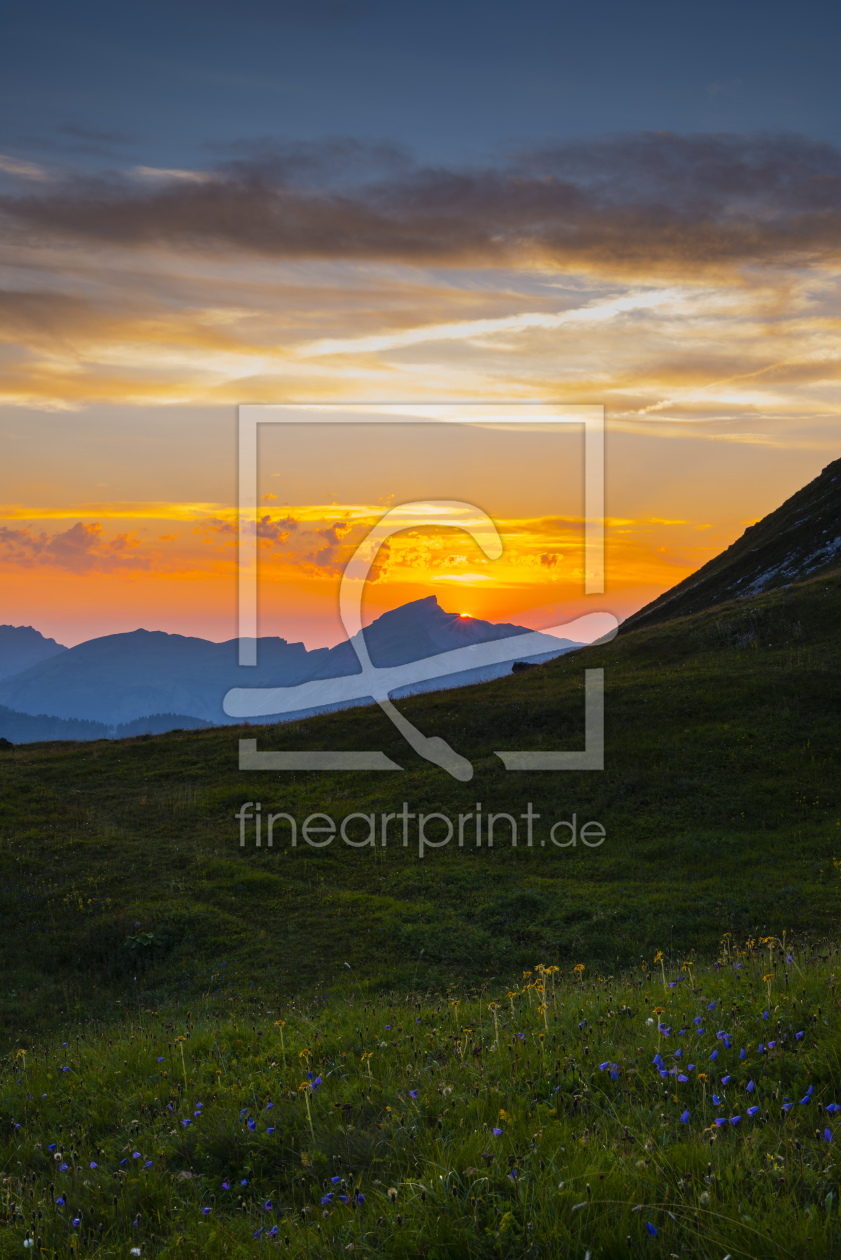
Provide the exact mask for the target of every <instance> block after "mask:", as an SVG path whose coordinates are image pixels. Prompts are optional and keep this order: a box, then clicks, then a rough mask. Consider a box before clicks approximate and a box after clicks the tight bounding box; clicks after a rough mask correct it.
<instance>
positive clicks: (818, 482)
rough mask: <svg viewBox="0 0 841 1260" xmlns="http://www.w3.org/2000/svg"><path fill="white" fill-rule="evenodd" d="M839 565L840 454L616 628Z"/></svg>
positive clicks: (636, 626)
mask: <svg viewBox="0 0 841 1260" xmlns="http://www.w3.org/2000/svg"><path fill="white" fill-rule="evenodd" d="M839 567H841V459H836V460H833V462H832V463H830V464H827V466H826V467H825V468H824V469H823V470H822V471H821V472H820V473H819V474H818V476H817V477H814V478H813V479H812V481H810V482H808V483H807V484H806V485H805V486H802V487H801V488H800V489H799V490H797V491H796V492H795V493H794V494H793V495H791V496H790V497H789V498H788V499H786V500H785V502H783V503H782V504H781V505H780V506H779V507H778V508H775V509H774V511H772V512H769V513H768V515H767V516H764V517H763V518H762V520H761V521H757V522H755V523H754V524H753V525H749V526H748V527H747V529H746V530H745V532H744V533H743V534H742V535H741V537H740V538H737V539H736V541H735V542H734V543H731V545H730V546H729V547H728V548H727V549H726V550H725V551H722V552H720V553H719V555H717V556H714V557H713V558H712V560H708V561H707V563H706V564H705V565H703V566H702V567H701V568H700V569H698V570H696V572H695V573H691V574H690V575H689V577H687V578H684V579H683V581H682V582H678V584H677V585H676V586H673V587H672V588H671V589H670V590H668V591H665V592H664V593H663V594H662V595H659V596H658V597H657V598H656V599H654V600H652V601H651V602H650V603H649V604H646V605H645V606H644V607H643V608H640V609H639V610H638V611H637V612H635V613H632V614H631V616H630V617H626V619H625V620H624V621H623V622H622V626H621V632H624V631H628V630H636V629H641V628H643V627H646V626H653V625H656V624H658V623H660V622H663V621H671V620H673V619H674V618H676V617H686V616H690V615H691V614H693V613H696V612H701V611H702V610H703V609H705V608H709V607H711V606H712V605H714V604H719V603H725V602H726V601H728V600H732V599H741V598H745V597H747V596H750V595H758V594H760V593H762V592H763V591H770V590H774V589H776V588H778V587H781V586H788V585H790V584H791V583H792V582H797V581H801V580H803V579H806V578H810V577H816V576H819V575H820V574H821V573H823V572H829V571H830V570H833V569H836V568H839Z"/></svg>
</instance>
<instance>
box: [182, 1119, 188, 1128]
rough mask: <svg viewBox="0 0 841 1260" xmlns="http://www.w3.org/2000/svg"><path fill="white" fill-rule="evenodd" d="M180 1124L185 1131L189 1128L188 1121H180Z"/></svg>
mask: <svg viewBox="0 0 841 1260" xmlns="http://www.w3.org/2000/svg"><path fill="white" fill-rule="evenodd" d="M181 1123H182V1124H183V1126H184V1128H185V1129H187V1128H189V1127H190V1121H189V1120H182V1121H181Z"/></svg>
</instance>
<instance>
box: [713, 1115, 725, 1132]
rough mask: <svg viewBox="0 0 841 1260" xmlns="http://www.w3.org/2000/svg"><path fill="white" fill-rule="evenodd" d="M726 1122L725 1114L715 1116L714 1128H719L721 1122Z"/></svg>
mask: <svg viewBox="0 0 841 1260" xmlns="http://www.w3.org/2000/svg"><path fill="white" fill-rule="evenodd" d="M726 1123H727V1117H726V1116H716V1118H715V1125H716V1128H717V1129H720V1128H721V1126H722V1125H723V1124H726Z"/></svg>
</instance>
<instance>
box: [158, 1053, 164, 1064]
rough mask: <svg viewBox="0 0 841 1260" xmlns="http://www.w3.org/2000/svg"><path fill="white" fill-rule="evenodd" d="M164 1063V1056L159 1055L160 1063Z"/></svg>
mask: <svg viewBox="0 0 841 1260" xmlns="http://www.w3.org/2000/svg"><path fill="white" fill-rule="evenodd" d="M163 1061H164V1056H163V1055H162V1054H159V1055H158V1063H163Z"/></svg>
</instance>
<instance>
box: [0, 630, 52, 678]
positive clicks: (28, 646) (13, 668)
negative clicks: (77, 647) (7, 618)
mask: <svg viewBox="0 0 841 1260" xmlns="http://www.w3.org/2000/svg"><path fill="white" fill-rule="evenodd" d="M66 651H67V648H66V647H64V646H63V644H61V643H56V641H55V639H45V638H44V636H43V635H42V634H39V633H38V631H37V630H33V628H32V626H0V679H3V678H10V677H12V676H13V675H14V674H20V673H22V672H23V670H25V669H29V667H30V666H31V665H37V664H38V663H39V662H40V661H46V660H48V659H49V658H50V657H51V656H58V654H59V653H60V652H66Z"/></svg>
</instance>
